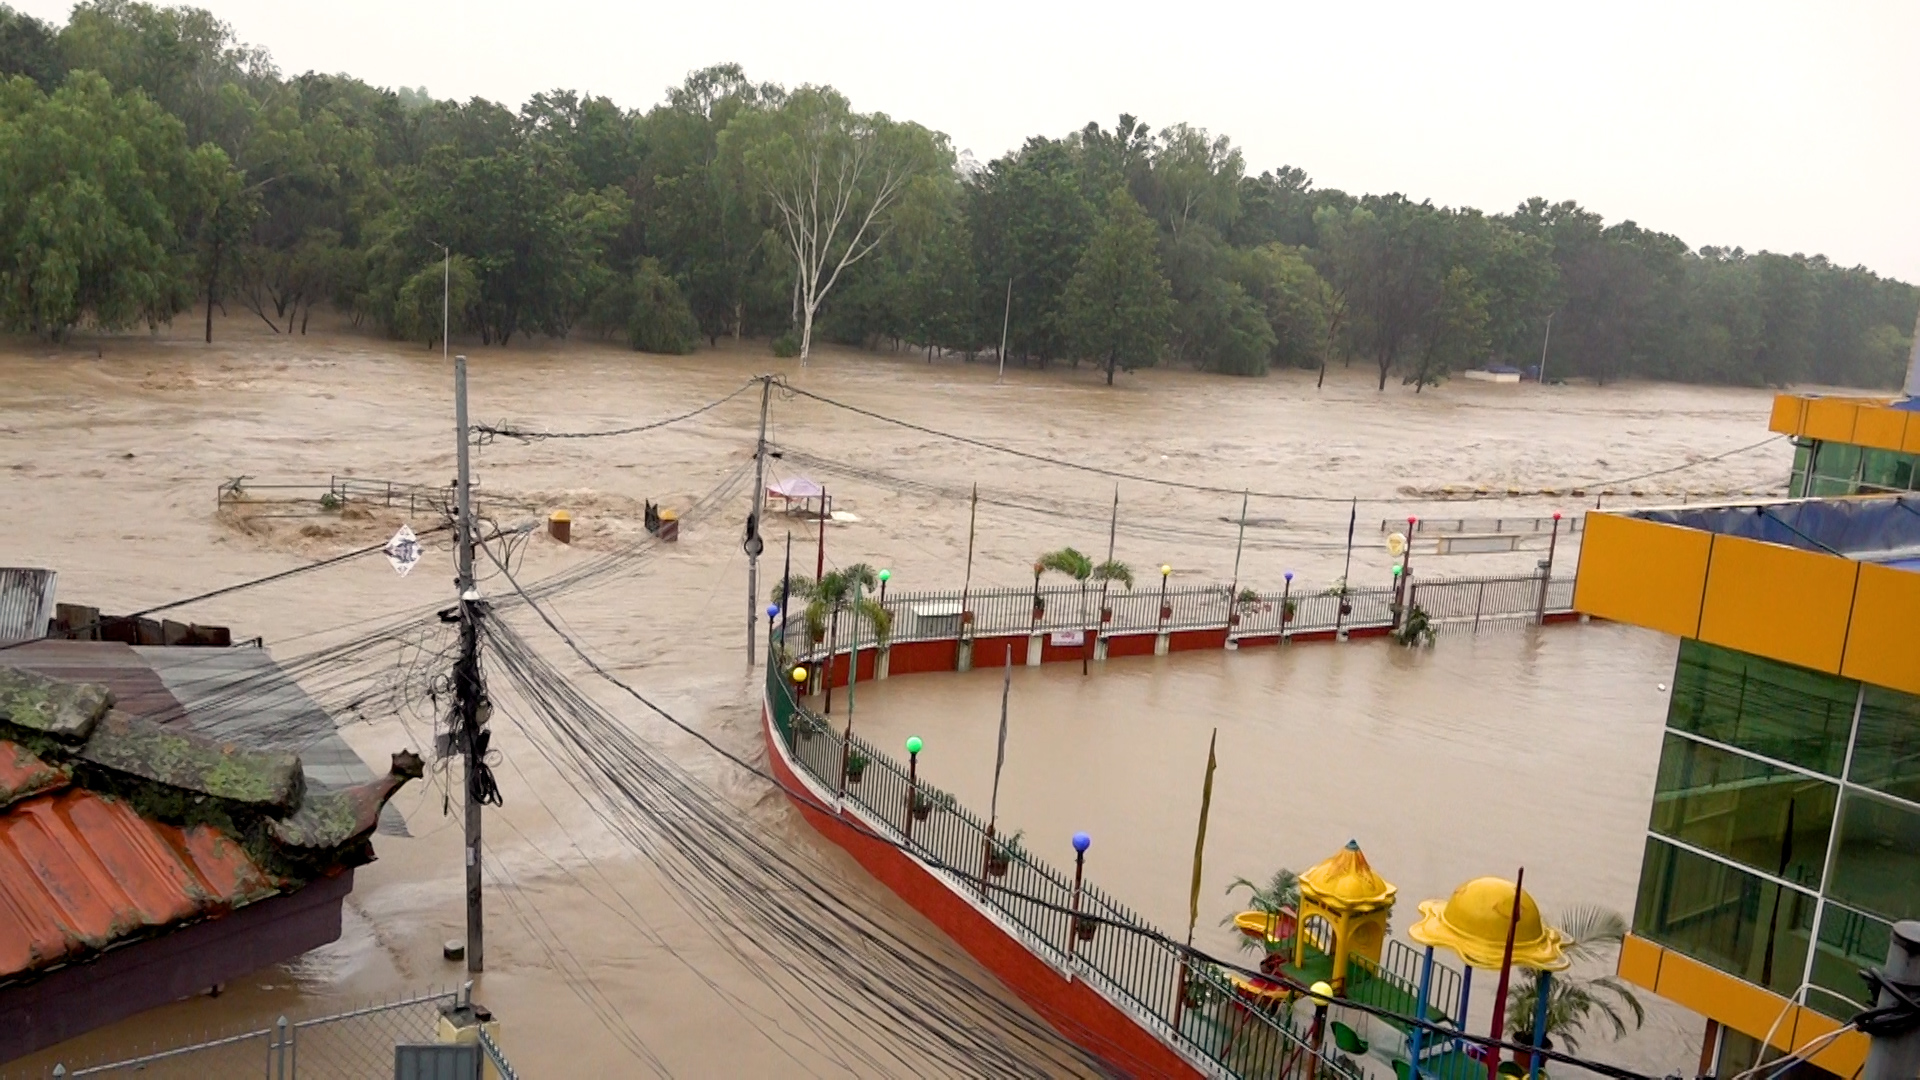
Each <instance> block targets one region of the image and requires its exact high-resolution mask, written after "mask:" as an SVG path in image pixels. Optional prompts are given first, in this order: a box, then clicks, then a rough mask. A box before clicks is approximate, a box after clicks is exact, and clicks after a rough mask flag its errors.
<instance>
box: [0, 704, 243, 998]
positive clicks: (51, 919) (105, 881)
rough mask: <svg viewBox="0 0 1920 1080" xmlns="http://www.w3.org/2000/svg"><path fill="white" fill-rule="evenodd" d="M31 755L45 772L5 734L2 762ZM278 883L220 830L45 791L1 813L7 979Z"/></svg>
mask: <svg viewBox="0 0 1920 1080" xmlns="http://www.w3.org/2000/svg"><path fill="white" fill-rule="evenodd" d="M22 759H26V760H30V761H31V762H33V763H34V764H35V765H39V766H40V767H41V771H46V770H48V767H47V766H45V765H44V763H42V762H40V761H39V759H38V758H36V757H34V756H33V755H32V754H28V753H26V752H25V751H24V750H22V749H21V748H20V747H18V746H16V745H15V744H13V743H7V742H0V763H7V762H12V763H14V767H15V768H16V769H17V768H18V766H19V763H20V762H21V761H22ZM29 770H31V766H29ZM4 771H5V767H4V764H0V772H4ZM278 891H280V884H279V883H276V882H274V881H273V880H271V879H270V878H269V877H268V876H267V874H266V873H264V872H263V871H262V870H261V869H260V868H259V867H258V866H256V865H254V862H253V859H251V858H250V857H249V856H248V855H247V853H246V851H244V850H243V849H242V848H241V846H240V845H239V844H237V843H235V842H234V841H233V839H232V838H230V837H228V836H226V835H224V834H223V833H221V832H219V831H218V830H215V829H212V828H209V827H207V826H204V825H198V826H193V827H190V828H186V829H179V828H175V827H173V826H171V825H165V824H161V823H159V822H154V821H148V820H147V819H145V818H143V817H141V816H140V815H139V814H138V813H136V812H135V811H134V809H133V807H132V806H131V805H130V804H128V803H127V802H125V801H123V800H120V799H116V798H112V797H108V796H103V795H97V794H95V793H93V792H91V791H86V790H81V789H74V788H66V789H64V790H57V791H53V792H50V793H46V794H42V795H38V796H35V797H33V798H29V799H26V800H24V801H21V802H17V803H15V804H14V805H12V806H10V807H8V808H7V810H6V812H5V813H4V814H0V912H4V914H5V916H6V917H3V918H0V978H4V977H6V976H9V975H17V974H21V973H24V972H28V971H33V970H37V969H42V968H47V967H52V966H55V965H57V964H60V963H62V962H64V961H66V960H70V959H74V958H76V957H78V956H80V955H83V954H86V953H90V952H95V951H98V950H100V949H104V948H107V947H108V946H109V945H112V944H113V943H115V942H116V941H118V940H121V939H125V938H133V937H140V936H143V935H144V934H145V933H147V932H149V931H152V930H157V929H160V928H163V927H167V926H171V925H174V924H176V923H183V922H191V921H196V920H198V919H201V918H206V917H208V916H211V915H217V914H223V913H225V912H227V911H229V910H232V909H233V908H236V907H240V906H242V905H245V904H248V903H251V902H253V901H255V900H259V899H262V898H265V897H267V896H271V895H273V894H274V893H276V892H278Z"/></svg>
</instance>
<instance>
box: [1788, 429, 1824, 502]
mask: <svg viewBox="0 0 1920 1080" xmlns="http://www.w3.org/2000/svg"><path fill="white" fill-rule="evenodd" d="M1815 445H1817V444H1815V443H1811V442H1800V441H1798V440H1795V441H1794V444H1793V478H1792V479H1791V480H1789V481H1788V482H1787V497H1788V498H1790V499H1798V498H1801V497H1803V496H1805V495H1806V493H1807V466H1809V465H1811V464H1813V448H1814V446H1815Z"/></svg>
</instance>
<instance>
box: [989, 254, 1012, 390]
mask: <svg viewBox="0 0 1920 1080" xmlns="http://www.w3.org/2000/svg"><path fill="white" fill-rule="evenodd" d="M1012 325H1013V279H1012V278H1008V279H1007V310H1006V313H1005V314H1003V315H1001V316H1000V374H999V375H997V376H995V377H994V380H993V381H994V382H1006V381H1007V328H1008V327H1010V326H1012Z"/></svg>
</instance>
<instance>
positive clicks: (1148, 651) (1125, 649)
mask: <svg viewBox="0 0 1920 1080" xmlns="http://www.w3.org/2000/svg"><path fill="white" fill-rule="evenodd" d="M1159 636H1160V635H1158V634H1116V635H1114V636H1113V637H1110V638H1108V639H1107V658H1108V659H1113V658H1114V657H1119V656H1152V655H1153V642H1154V639H1155V638H1157V637H1159Z"/></svg>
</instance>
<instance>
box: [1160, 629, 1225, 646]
mask: <svg viewBox="0 0 1920 1080" xmlns="http://www.w3.org/2000/svg"><path fill="white" fill-rule="evenodd" d="M1226 647H1227V630H1226V627H1224V626H1223V627H1221V628H1220V629H1218V630H1175V631H1174V632H1173V633H1171V634H1169V635H1167V651H1168V652H1185V651H1187V650H1189V649H1224V648H1226Z"/></svg>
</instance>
